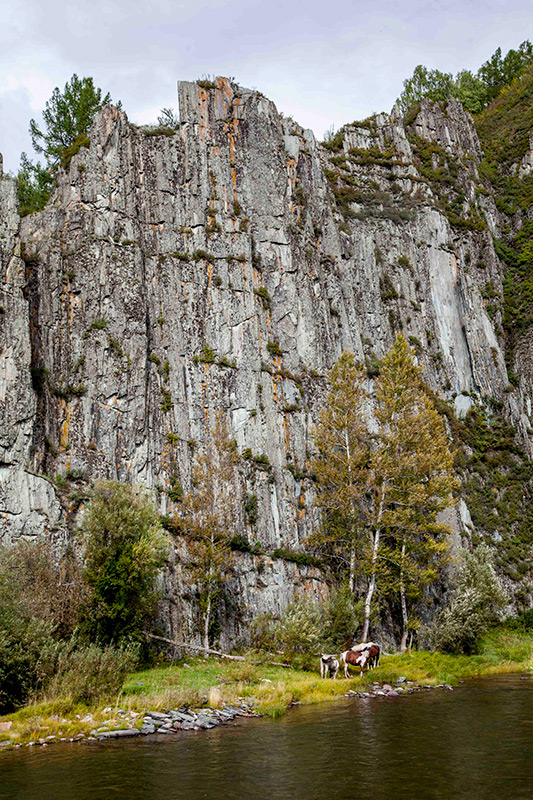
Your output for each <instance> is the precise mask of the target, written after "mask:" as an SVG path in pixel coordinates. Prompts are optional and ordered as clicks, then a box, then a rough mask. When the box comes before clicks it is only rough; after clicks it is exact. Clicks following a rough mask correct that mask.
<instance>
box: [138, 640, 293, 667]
mask: <svg viewBox="0 0 533 800" xmlns="http://www.w3.org/2000/svg"><path fill="white" fill-rule="evenodd" d="M145 636H149V637H150V639H159V641H160V642H166V643H167V644H173V645H175V646H176V647H183V649H184V650H196V651H197V652H199V653H205V652H206V651H205V648H204V647H198V645H196V644H187V642H176V641H175V640H174V639H167V638H166V637H165V636H156V635H155V633H148V632H147V631H145ZM207 652H208V653H209V655H210V656H219V658H229V659H230V660H231V661H246V659H245V657H244V656H230V655H229V654H228V653H221V652H220V650H208V651H207ZM254 663H260V662H254ZM270 664H271V666H273V667H285V668H286V669H292V665H291V664H283V663H282V662H281V661H271V662H270Z"/></svg>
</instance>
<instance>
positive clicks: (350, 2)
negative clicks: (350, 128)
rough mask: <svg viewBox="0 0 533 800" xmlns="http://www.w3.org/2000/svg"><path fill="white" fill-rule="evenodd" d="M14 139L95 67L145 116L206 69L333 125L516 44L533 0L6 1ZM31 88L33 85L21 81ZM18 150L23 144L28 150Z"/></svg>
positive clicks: (2, 51) (5, 57)
mask: <svg viewBox="0 0 533 800" xmlns="http://www.w3.org/2000/svg"><path fill="white" fill-rule="evenodd" d="M0 19H2V22H3V25H2V28H0V70H1V71H2V74H3V75H4V76H6V77H5V80H3V82H2V86H3V91H2V90H1V89H0V104H1V105H0V109H1V111H2V113H1V116H0V152H3V153H4V155H5V162H6V164H8V165H9V167H10V168H11V169H14V168H15V167H16V163H17V161H18V152H20V150H21V149H23V148H24V147H26V148H28V147H29V140H28V138H27V136H26V133H25V131H26V128H27V125H28V122H29V119H30V117H31V116H37V115H38V112H39V110H40V109H42V108H43V106H44V103H45V101H46V100H47V99H48V97H50V95H51V93H52V90H53V88H54V87H55V86H60V87H62V86H64V84H65V82H66V81H67V80H69V79H70V77H71V75H72V74H73V73H74V72H76V73H77V74H78V75H80V76H84V75H87V76H89V75H90V76H92V77H93V78H94V80H95V83H96V85H97V86H100V87H101V88H102V89H103V90H104V91H110V92H111V95H112V97H113V98H114V99H116V100H118V99H120V100H122V103H123V105H124V108H125V110H126V111H127V112H128V115H129V117H130V118H131V119H132V120H137V121H139V122H148V121H151V120H155V117H156V116H157V113H158V111H159V109H160V108H162V107H163V106H170V105H173V106H175V105H176V81H177V80H180V79H184V80H194V79H195V78H198V77H200V76H201V75H202V74H204V73H209V74H215V75H230V76H234V77H235V78H236V80H237V81H238V82H239V83H241V84H242V85H244V86H248V87H256V88H258V89H260V90H261V91H262V92H264V94H266V95H267V96H268V97H269V98H271V99H272V100H273V101H274V102H275V103H276V105H277V106H278V108H279V109H280V110H282V111H283V112H284V113H286V114H291V115H292V116H293V117H294V118H295V119H296V120H297V121H299V122H301V123H302V124H304V125H305V126H307V127H311V128H312V129H313V130H314V131H315V134H316V135H317V136H319V137H321V136H322V134H323V132H324V130H325V129H326V128H327V127H329V125H330V124H331V123H334V124H335V125H336V126H337V127H339V126H340V125H342V124H343V123H344V122H348V121H353V120H354V119H361V118H364V117H366V116H368V115H369V114H371V113H372V112H374V111H381V110H385V111H388V110H390V108H391V107H392V105H393V103H394V101H395V99H396V97H397V96H398V94H399V93H400V92H401V89H402V81H403V79H404V78H407V77H409V76H410V75H411V74H412V71H413V69H414V67H415V66H416V65H417V64H419V63H423V64H426V65H427V66H428V67H432V68H433V67H437V68H438V69H441V70H445V71H451V72H457V71H458V70H459V69H461V68H465V67H466V68H471V69H477V67H478V66H479V65H480V64H481V63H482V62H483V61H484V60H486V59H487V58H488V57H489V56H490V55H491V54H492V53H493V52H494V50H495V49H496V48H497V47H498V46H501V47H502V50H504V51H505V50H507V49H509V48H510V47H516V46H517V45H518V44H519V43H520V42H521V41H522V40H523V38H524V37H525V36H526V35H527V33H526V32H527V30H528V29H529V28H530V27H531V24H532V23H533V6H532V5H531V3H530V0H507V2H506V4H505V7H503V6H502V4H501V1H500V0H404V2H403V3H398V2H397V0H337V2H336V4H335V6H334V7H333V8H330V7H328V6H327V4H326V3H325V2H324V0H320V2H319V0H306V1H305V2H304V1H303V0H292V2H291V3H286V2H281V0H271V2H269V3H265V2H264V0H261V1H260V0H248V1H247V0H153V1H152V2H148V0H113V2H109V0H94V1H93V2H91V3H87V2H83V3H82V2H80V0H70V2H69V3H66V4H65V3H63V2H61V3H60V2H59V1H58V0H47V2H45V3H43V2H42V0H0ZM20 92H22V94H21V93H20ZM17 150H18V152H17Z"/></svg>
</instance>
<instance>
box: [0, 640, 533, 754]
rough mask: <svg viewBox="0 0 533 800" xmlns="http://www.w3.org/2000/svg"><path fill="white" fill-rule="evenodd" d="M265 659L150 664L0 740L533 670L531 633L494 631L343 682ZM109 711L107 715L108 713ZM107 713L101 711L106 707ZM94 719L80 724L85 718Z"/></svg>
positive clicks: (21, 720)
mask: <svg viewBox="0 0 533 800" xmlns="http://www.w3.org/2000/svg"><path fill="white" fill-rule="evenodd" d="M267 658H268V657H267V656H266V654H264V653H262V654H260V653H254V652H250V653H248V654H247V657H246V661H243V662H240V661H239V662H230V661H224V660H222V659H213V658H210V659H208V660H205V659H203V658H200V657H195V658H191V659H187V662H184V661H181V662H179V663H176V664H174V665H165V666H158V667H153V668H152V669H146V670H141V671H137V672H134V673H132V674H130V675H129V677H128V679H127V681H126V683H125V684H124V687H123V690H122V692H121V693H120V694H119V696H118V697H117V698H116V700H115V701H114V702H112V703H109V704H108V705H107V706H106V705H103V704H102V705H100V706H98V707H91V708H89V707H88V706H85V705H83V704H74V703H72V702H70V701H69V700H68V698H67V699H60V700H53V701H46V700H45V701H43V702H39V703H33V704H30V705H27V706H25V707H24V708H21V709H19V710H18V711H16V712H14V713H13V714H9V715H7V716H6V717H3V718H1V719H0V721H1V720H2V719H5V720H7V719H9V720H12V721H13V729H12V730H11V731H10V732H8V733H0V742H1V741H2V740H4V741H5V740H11V741H12V742H13V743H21V744H24V743H26V742H29V741H36V740H38V739H39V738H42V739H46V737H49V736H55V737H56V738H57V739H61V738H67V739H72V738H76V737H77V736H79V735H83V736H88V735H90V733H91V731H92V730H94V729H97V728H100V727H107V728H108V729H117V728H121V727H131V726H139V725H140V724H141V720H142V715H143V713H144V712H145V711H148V710H166V709H169V708H180V707H181V706H190V707H199V706H201V705H211V706H220V705H222V703H223V702H226V703H230V704H231V703H238V702H239V700H240V699H244V700H245V701H247V702H248V703H250V704H252V705H254V706H256V707H257V710H258V711H259V712H260V713H262V714H264V715H266V716H269V717H272V718H277V717H280V716H282V715H283V714H284V713H285V712H286V710H287V709H288V708H289V706H290V705H291V704H292V703H294V702H300V703H302V704H305V705H309V704H314V703H321V702H325V701H331V700H335V699H339V698H341V697H342V696H343V695H344V694H345V693H346V692H347V691H348V690H349V689H362V688H364V687H365V686H367V685H368V684H369V683H371V682H373V681H379V682H380V683H394V682H395V681H396V679H397V678H399V677H400V676H405V677H406V678H407V680H410V681H413V682H414V683H415V684H424V685H437V684H442V683H449V684H452V685H453V684H456V683H457V682H458V681H459V680H464V679H466V678H472V677H476V676H481V675H490V674H497V673H505V672H520V671H523V670H525V669H533V635H531V634H528V633H525V632H523V631H520V630H508V629H505V628H498V629H495V630H494V631H492V632H491V633H490V634H489V635H487V636H486V637H485V639H484V640H483V642H482V646H481V648H480V653H479V654H478V655H473V656H466V655H447V654H444V653H432V652H427V651H417V652H413V653H412V654H411V655H409V654H408V653H404V654H403V655H393V654H386V653H385V654H384V655H383V656H382V660H381V665H380V667H379V668H378V669H376V670H374V671H372V672H369V673H365V676H364V678H363V679H362V680H361V679H360V677H359V676H358V675H354V676H353V677H351V678H349V679H348V680H345V679H344V678H342V677H341V675H342V672H340V673H339V678H338V679H337V680H336V681H333V680H327V679H326V680H323V679H321V678H320V677H319V675H318V657H317V658H316V659H315V660H316V671H305V670H299V669H286V668H283V667H279V666H272V665H271V664H269V663H268V661H267ZM110 708H111V710H109V709H110ZM106 709H107V710H106ZM89 713H90V714H91V715H92V719H91V720H89V721H86V722H84V721H83V720H84V717H85V716H86V715H87V714H89Z"/></svg>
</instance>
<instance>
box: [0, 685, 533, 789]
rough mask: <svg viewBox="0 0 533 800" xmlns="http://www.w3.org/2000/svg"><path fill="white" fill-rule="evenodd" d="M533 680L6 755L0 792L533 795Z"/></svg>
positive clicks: (330, 705) (0, 758)
mask: <svg viewBox="0 0 533 800" xmlns="http://www.w3.org/2000/svg"><path fill="white" fill-rule="evenodd" d="M532 774H533V681H529V680H528V681H521V680H520V677H519V676H510V677H509V676H506V677H505V678H497V679H490V680H487V679H485V680H483V681H478V682H477V683H474V684H471V685H469V686H467V687H463V688H461V689H459V690H457V691H455V692H441V691H434V692H428V693H424V694H419V695H413V696H411V697H408V698H405V697H402V698H398V699H395V700H390V699H389V700H386V699H385V700H380V699H373V700H362V701H361V700H359V701H357V700H353V701H347V702H340V703H328V704H324V705H321V706H313V707H308V708H303V709H298V710H295V711H294V712H291V713H290V714H288V715H287V716H286V717H285V718H284V719H282V720H281V721H279V722H275V723H272V722H270V721H268V720H246V721H243V722H240V723H239V724H238V725H235V726H231V727H225V728H223V729H221V728H218V729H214V730H212V731H209V732H199V733H193V734H187V735H186V734H183V735H180V736H179V737H175V738H174V737H168V738H163V737H162V736H159V737H152V738H150V739H142V740H135V741H128V742H109V743H106V744H105V745H104V744H96V745H90V746H78V745H76V746H57V747H50V748H47V749H46V750H42V749H36V750H35V751H29V750H24V751H18V752H14V753H4V754H2V755H1V756H0V798H10V800H74V799H75V800H89V798H90V800H94V799H95V798H98V800H99V798H127V800H137V798H146V797H150V796H151V797H154V798H155V797H160V796H163V797H165V798H166V800H192V798H194V800H199V799H200V798H206V800H215V799H216V800H221V798H224V799H225V798H227V799H228V800H232V798H236V799H237V798H239V799H242V800H248V798H250V800H251V799H252V798H253V800H263V798H265V800H266V798H268V799H269V800H272V799H274V800H285V798H291V800H300V799H301V800H303V799H304V798H305V800H314V798H326V797H335V798H337V797H339V798H347V797H364V798H369V799H370V798H371V800H415V798H416V800H418V798H420V800H444V799H445V800H463V798H465V800H466V798H468V800H484V799H485V798H489V797H490V798H491V800H492V798H494V797H504V798H508V800H530V799H531V800H533V786H532V781H531V775H532Z"/></svg>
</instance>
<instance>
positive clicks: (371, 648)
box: [340, 642, 380, 678]
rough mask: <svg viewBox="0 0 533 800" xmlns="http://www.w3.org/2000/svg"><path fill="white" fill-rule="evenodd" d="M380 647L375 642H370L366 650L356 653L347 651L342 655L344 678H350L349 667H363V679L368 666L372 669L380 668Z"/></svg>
mask: <svg viewBox="0 0 533 800" xmlns="http://www.w3.org/2000/svg"><path fill="white" fill-rule="evenodd" d="M379 655H380V648H379V645H377V644H374V642H369V643H368V645H367V647H366V648H365V649H364V650H361V651H359V652H354V651H353V650H346V651H345V652H344V653H342V654H341V658H340V660H341V664H342V663H343V664H344V677H345V678H349V673H348V665H349V664H351V665H352V666H353V667H361V677H363V670H364V668H365V666H366V665H367V664H368V666H369V668H370V669H373V668H374V667H377V666H379Z"/></svg>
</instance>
